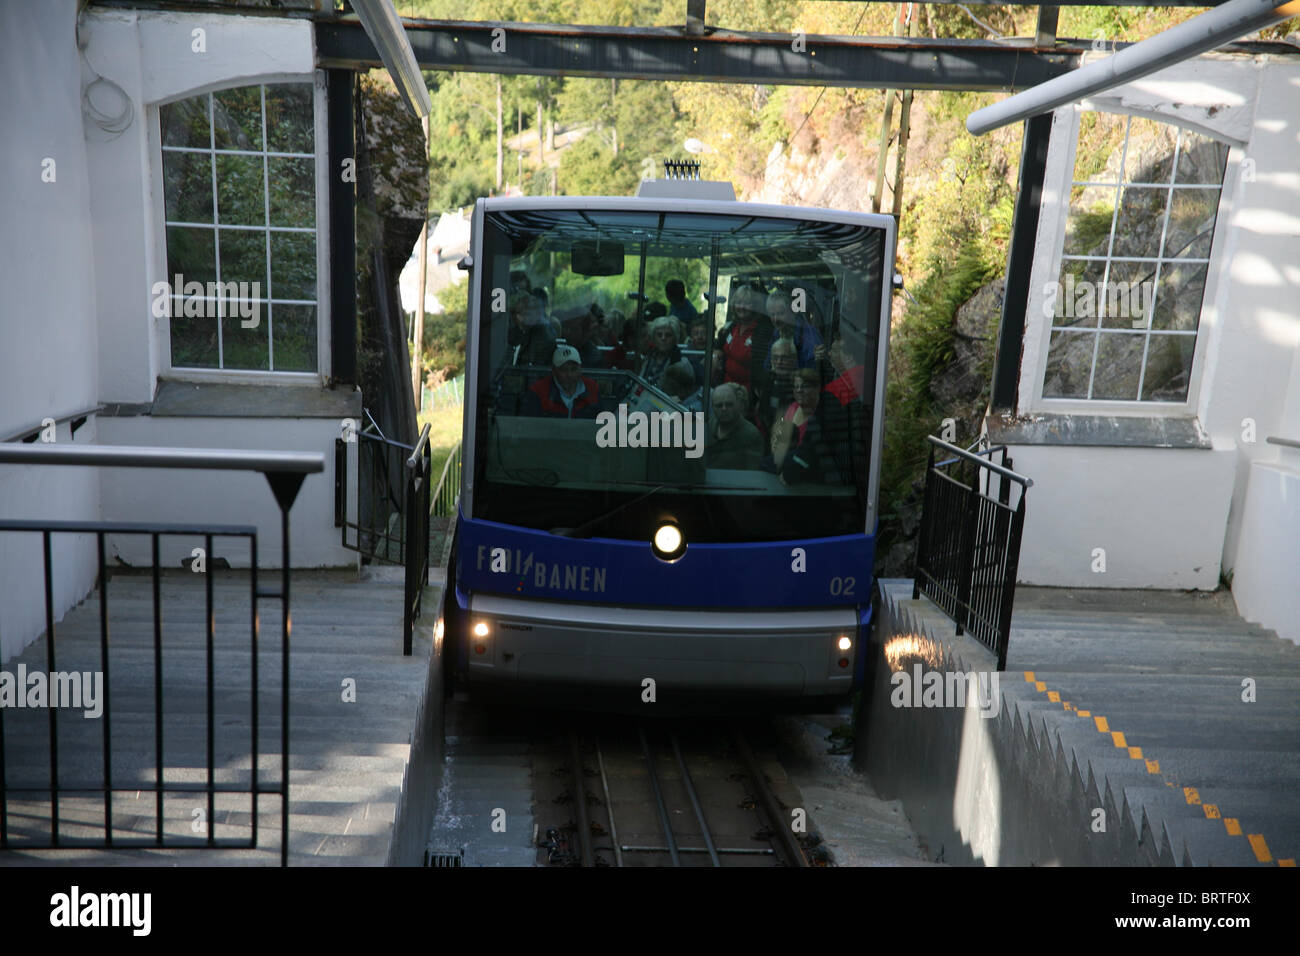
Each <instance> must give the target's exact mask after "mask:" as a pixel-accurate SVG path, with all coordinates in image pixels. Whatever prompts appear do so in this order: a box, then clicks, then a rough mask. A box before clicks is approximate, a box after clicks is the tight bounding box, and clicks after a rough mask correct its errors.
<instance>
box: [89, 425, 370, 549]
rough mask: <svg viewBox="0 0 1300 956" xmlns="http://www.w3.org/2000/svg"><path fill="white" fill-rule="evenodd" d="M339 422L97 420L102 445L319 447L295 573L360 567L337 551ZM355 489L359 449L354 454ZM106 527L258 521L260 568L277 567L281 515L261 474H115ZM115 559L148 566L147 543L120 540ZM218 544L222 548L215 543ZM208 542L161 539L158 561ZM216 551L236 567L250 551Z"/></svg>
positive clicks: (107, 487)
mask: <svg viewBox="0 0 1300 956" xmlns="http://www.w3.org/2000/svg"><path fill="white" fill-rule="evenodd" d="M337 437H339V424H338V420H337V419H333V418H320V419H311V418H238V419H234V418H156V417H149V416H133V417H127V418H101V419H100V443H101V444H104V445H161V446H164V447H169V448H248V449H267V450H273V451H314V452H320V453H321V454H323V455H324V456H325V471H324V472H323V473H321V474H316V475H308V476H307V477H306V479H305V480H304V481H303V484H302V489H301V490H300V491H299V492H298V499H297V501H296V502H295V503H294V506H293V509H292V510H291V511H290V512H289V522H290V524H289V529H290V536H291V538H290V543H291V545H292V550H291V553H290V561H291V563H292V565H293V567H342V566H347V565H355V564H356V560H357V555H356V553H355V552H353V551H348V550H345V549H344V548H343V547H342V546H341V545H340V543H339V542H340V537H341V532H340V529H338V528H336V527H334V439H335V438H337ZM350 462H351V466H352V467H351V470H352V473H353V474H352V475H351V476H350V481H349V487H355V485H354V484H353V482H354V481H355V471H356V467H355V452H354V453H353V454H352V455H351V456H350ZM101 482H102V486H103V509H104V519H105V520H106V521H128V520H135V521H141V520H148V521H163V522H177V523H193V522H204V523H216V524H242V525H248V524H252V525H256V526H257V528H258V549H259V555H258V565H259V566H260V567H279V565H280V509H279V506H278V505H277V504H276V502H275V497H274V496H273V495H272V494H271V487H270V485H269V484H268V483H267V481H266V479H265V478H263V477H262V476H261V475H260V474H256V473H253V472H231V471H163V470H154V469H137V468H132V469H122V468H118V469H109V470H107V471H105V472H104V475H103V477H102V479H101ZM111 543H112V548H113V554H114V555H116V556H118V557H120V558H121V559H122V560H124V561H126V562H127V563H128V564H131V565H137V566H139V565H146V566H147V565H148V564H149V563H150V560H151V559H150V550H149V548H150V545H149V539H148V538H147V537H139V536H114V537H113V538H112V539H111ZM214 544H216V543H215V542H214ZM201 545H202V541H199V540H197V539H196V540H194V541H193V542H190V541H188V540H181V539H171V540H164V542H163V547H162V550H161V552H160V555H159V558H160V560H161V561H162V563H163V566H164V567H179V566H180V562H181V559H182V558H188V557H190V551H191V549H192V548H195V547H199V546H201ZM215 550H216V551H217V554H219V555H221V556H223V557H225V558H227V559H228V560H229V561H230V563H231V564H232V565H233V566H235V567H247V566H248V554H247V549H246V548H244V547H242V546H240V545H238V544H237V543H236V539H227V540H226V542H225V543H224V544H221V545H217V546H216V549H215Z"/></svg>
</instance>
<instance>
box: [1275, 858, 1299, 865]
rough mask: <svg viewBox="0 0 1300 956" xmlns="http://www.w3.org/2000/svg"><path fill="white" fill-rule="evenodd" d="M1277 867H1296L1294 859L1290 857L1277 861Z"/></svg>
mask: <svg viewBox="0 0 1300 956" xmlns="http://www.w3.org/2000/svg"><path fill="white" fill-rule="evenodd" d="M1277 865H1278V866H1295V860H1293V859H1291V858H1290V857H1288V858H1287V859H1285V860H1278V861H1277Z"/></svg>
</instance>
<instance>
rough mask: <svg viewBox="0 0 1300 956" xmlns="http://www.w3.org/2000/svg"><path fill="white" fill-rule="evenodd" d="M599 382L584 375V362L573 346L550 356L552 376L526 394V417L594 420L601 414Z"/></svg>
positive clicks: (557, 350) (532, 386)
mask: <svg viewBox="0 0 1300 956" xmlns="http://www.w3.org/2000/svg"><path fill="white" fill-rule="evenodd" d="M599 398H600V393H599V391H598V390H597V388H596V382H595V381H594V380H593V379H590V378H587V377H586V376H585V375H583V374H582V360H581V358H580V357H579V355H578V350H577V349H575V348H574V347H573V346H572V345H561V346H558V347H557V348H556V349H555V353H554V354H553V355H552V356H551V374H550V375H548V376H546V377H545V378H540V379H538V380H537V381H536V382H534V383H533V384H532V385H530V386H529V387H528V391H526V392H524V406H523V414H525V415H531V416H533V417H535V418H595V417H596V413H597V412H598V411H599V410H600V409H599V405H598V404H597V402H598V401H599Z"/></svg>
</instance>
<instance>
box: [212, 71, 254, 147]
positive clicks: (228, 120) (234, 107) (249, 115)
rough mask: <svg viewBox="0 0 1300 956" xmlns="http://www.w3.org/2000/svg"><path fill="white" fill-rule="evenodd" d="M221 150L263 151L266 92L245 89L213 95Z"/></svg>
mask: <svg viewBox="0 0 1300 956" xmlns="http://www.w3.org/2000/svg"><path fill="white" fill-rule="evenodd" d="M212 122H213V126H214V127H215V132H216V141H217V149H252V150H260V149H261V148H262V88H261V87H260V86H241V87H237V88H235V89H233V90H221V91H220V92H218V93H213V94H212Z"/></svg>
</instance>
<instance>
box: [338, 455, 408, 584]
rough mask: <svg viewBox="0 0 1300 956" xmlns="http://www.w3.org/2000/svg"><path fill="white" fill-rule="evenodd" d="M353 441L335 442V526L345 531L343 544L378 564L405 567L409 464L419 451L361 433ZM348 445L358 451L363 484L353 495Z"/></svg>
mask: <svg viewBox="0 0 1300 956" xmlns="http://www.w3.org/2000/svg"><path fill="white" fill-rule="evenodd" d="M352 438H353V439H355V440H354V441H348V440H345V439H342V438H338V439H335V441H334V526H335V527H337V528H342V536H341V543H342V545H343V547H345V548H347V549H348V550H350V551H357V552H359V553H361V554H364V555H366V556H367V557H370V558H373V559H375V560H377V561H385V562H387V563H389V564H405V563H406V533H405V528H406V521H405V518H406V515H407V511H408V508H407V507H406V485H407V474H406V461H407V459H408V458H409V457H410V455H411V453H412V452H413V451H414V449H413V448H412V447H411V446H410V445H407V444H405V443H403V442H399V441H394V440H393V439H391V438H386V437H384V436H383V435H382V434H372V433H370V432H357V433H355V434H354V435H353V436H352ZM348 445H354V446H355V447H356V450H357V484H356V489H355V493H354V494H353V495H351V496H349V494H348V490H349V489H348V467H347V453H348V452H347V449H348ZM350 497H351V499H352V500H349V498H350ZM354 503H355V504H354ZM353 508H354V509H355V510H354V511H353V515H354V517H351V518H350V517H349V510H351V509H353Z"/></svg>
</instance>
